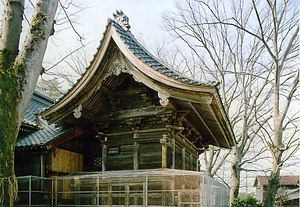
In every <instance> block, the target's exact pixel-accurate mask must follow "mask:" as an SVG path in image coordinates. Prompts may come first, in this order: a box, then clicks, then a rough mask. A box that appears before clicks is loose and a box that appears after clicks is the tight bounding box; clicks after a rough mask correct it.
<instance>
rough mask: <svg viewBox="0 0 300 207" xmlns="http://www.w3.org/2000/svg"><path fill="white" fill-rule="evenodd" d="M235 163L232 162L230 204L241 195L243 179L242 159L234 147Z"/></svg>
mask: <svg viewBox="0 0 300 207" xmlns="http://www.w3.org/2000/svg"><path fill="white" fill-rule="evenodd" d="M233 150H234V152H235V153H234V157H233V163H232V164H231V186H230V204H231V203H233V201H234V199H235V198H237V197H238V196H239V190H240V182H241V181H240V180H241V168H240V159H239V155H238V154H237V153H238V151H237V150H236V147H234V149H233Z"/></svg>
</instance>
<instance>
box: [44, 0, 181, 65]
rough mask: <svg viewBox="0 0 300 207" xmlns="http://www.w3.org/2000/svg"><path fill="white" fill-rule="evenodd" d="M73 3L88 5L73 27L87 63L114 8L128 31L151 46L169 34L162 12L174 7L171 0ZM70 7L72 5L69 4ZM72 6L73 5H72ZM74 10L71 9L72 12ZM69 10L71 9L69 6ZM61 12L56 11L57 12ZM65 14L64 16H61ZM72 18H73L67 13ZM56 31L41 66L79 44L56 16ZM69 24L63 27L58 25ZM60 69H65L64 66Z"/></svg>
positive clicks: (80, 1) (82, 0) (115, 0)
mask: <svg viewBox="0 0 300 207" xmlns="http://www.w3.org/2000/svg"><path fill="white" fill-rule="evenodd" d="M74 3H75V4H77V5H80V6H84V7H88V8H86V9H85V10H83V11H81V12H80V13H78V14H77V17H75V19H76V22H75V23H74V27H75V29H76V31H77V32H78V33H79V34H80V35H82V36H83V37H84V41H83V42H84V44H86V43H89V44H88V45H87V46H86V47H85V49H84V50H85V51H86V53H87V59H88V62H89V61H91V60H92V55H93V54H95V52H96V49H97V47H98V46H99V43H100V40H101V39H102V36H103V32H104V31H105V26H106V25H107V19H108V18H112V19H113V13H115V12H116V10H122V11H123V12H124V13H125V14H126V15H127V16H128V17H129V23H130V25H131V28H130V30H131V32H132V34H133V35H134V36H135V37H136V38H137V39H143V40H144V41H145V42H146V43H147V45H150V46H151V44H152V45H153V44H154V42H155V41H159V40H162V39H163V37H165V36H167V35H168V33H167V32H165V31H163V30H162V28H161V26H162V15H163V13H165V12H170V11H172V10H174V8H175V7H174V0H162V1H161V0H160V1H159V0H147V1H146V0H138V1H137V0H76V1H74ZM70 8H72V7H70ZM73 9H74V7H73ZM75 10H76V9H74V11H75ZM69 11H70V12H71V13H72V9H69ZM59 12H62V11H61V10H58V13H59ZM63 16H64V15H63ZM70 18H72V19H74V17H72V16H70ZM56 20H57V25H55V33H54V35H53V36H52V37H51V38H50V41H49V45H48V49H47V53H46V57H45V62H44V67H45V68H46V69H47V68H48V67H50V66H51V65H53V63H55V62H57V61H59V59H60V57H63V56H65V55H67V54H68V53H70V52H71V51H73V50H74V49H76V48H78V47H80V43H79V42H78V35H76V33H75V32H74V31H73V30H72V29H70V24H68V23H64V24H63V25H61V26H60V25H59V24H61V23H62V22H63V21H61V20H60V18H59V17H56ZM65 27H69V28H68V29H66V30H61V28H65ZM61 67H64V68H63V69H61V70H67V67H65V66H64V65H62V66H61Z"/></svg>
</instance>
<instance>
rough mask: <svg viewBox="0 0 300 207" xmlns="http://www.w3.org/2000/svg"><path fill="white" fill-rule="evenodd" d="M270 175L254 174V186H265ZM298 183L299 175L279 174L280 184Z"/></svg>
mask: <svg viewBox="0 0 300 207" xmlns="http://www.w3.org/2000/svg"><path fill="white" fill-rule="evenodd" d="M269 177H270V176H256V178H255V181H254V185H253V186H254V187H257V186H267V185H268V180H269ZM298 184H299V175H282V176H280V185H281V186H296V185H298Z"/></svg>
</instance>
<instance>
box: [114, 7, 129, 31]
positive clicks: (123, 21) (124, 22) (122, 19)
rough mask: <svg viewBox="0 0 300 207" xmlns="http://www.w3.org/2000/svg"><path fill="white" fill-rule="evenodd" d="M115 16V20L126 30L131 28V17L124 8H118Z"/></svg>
mask: <svg viewBox="0 0 300 207" xmlns="http://www.w3.org/2000/svg"><path fill="white" fill-rule="evenodd" d="M113 16H114V20H115V22H117V23H118V24H119V25H120V26H121V27H122V28H123V29H124V30H125V31H127V30H129V29H130V27H131V26H130V24H129V18H128V16H127V15H125V14H124V12H123V11H122V10H120V11H119V10H116V13H113Z"/></svg>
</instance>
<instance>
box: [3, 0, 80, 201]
mask: <svg viewBox="0 0 300 207" xmlns="http://www.w3.org/2000/svg"><path fill="white" fill-rule="evenodd" d="M28 3H29V4H26V5H27V6H26V5H25V0H6V1H5V2H4V5H3V7H4V10H3V14H2V19H1V31H0V206H3V207H11V206H13V203H14V201H15V199H16V195H17V181H16V177H15V174H14V148H15V142H16V139H17V135H18V132H19V128H20V126H21V123H22V121H23V118H24V114H25V111H26V109H27V106H28V104H29V102H30V100H31V97H32V94H33V92H34V90H35V87H36V83H37V81H38V77H39V75H40V74H43V73H44V72H45V69H44V67H43V66H42V63H43V59H44V56H45V52H46V48H47V46H48V39H49V37H50V36H51V35H52V34H54V33H55V35H57V33H59V30H56V31H55V30H54V25H56V26H59V25H60V24H63V21H66V22H68V24H69V27H70V28H71V29H72V30H73V32H75V33H76V35H77V37H79V41H82V39H81V36H80V35H79V34H78V33H77V32H76V30H75V28H74V26H73V23H74V22H73V21H72V15H74V13H72V15H71V14H69V13H68V11H67V10H66V9H67V8H68V6H70V5H71V4H72V5H73V3H72V1H69V2H67V1H59V0H51V1H48V0H36V2H35V5H33V3H32V2H31V1H28ZM28 5H29V6H28ZM29 7H30V8H31V9H29ZM57 8H60V9H59V10H58V12H57ZM25 10H26V11H25ZM27 11H28V12H29V13H30V14H32V18H28V16H29V15H28V14H27V13H25V12H27ZM62 15H64V16H65V17H64V18H62V19H60V18H61V17H62ZM23 18H25V20H26V21H25V23H24V24H23V26H24V27H23V28H22V22H23ZM54 19H56V21H54ZM65 29H68V27H66V28H65ZM24 33H26V34H24ZM23 39H24V41H23ZM51 39H52V38H51ZM54 45H55V44H54Z"/></svg>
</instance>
